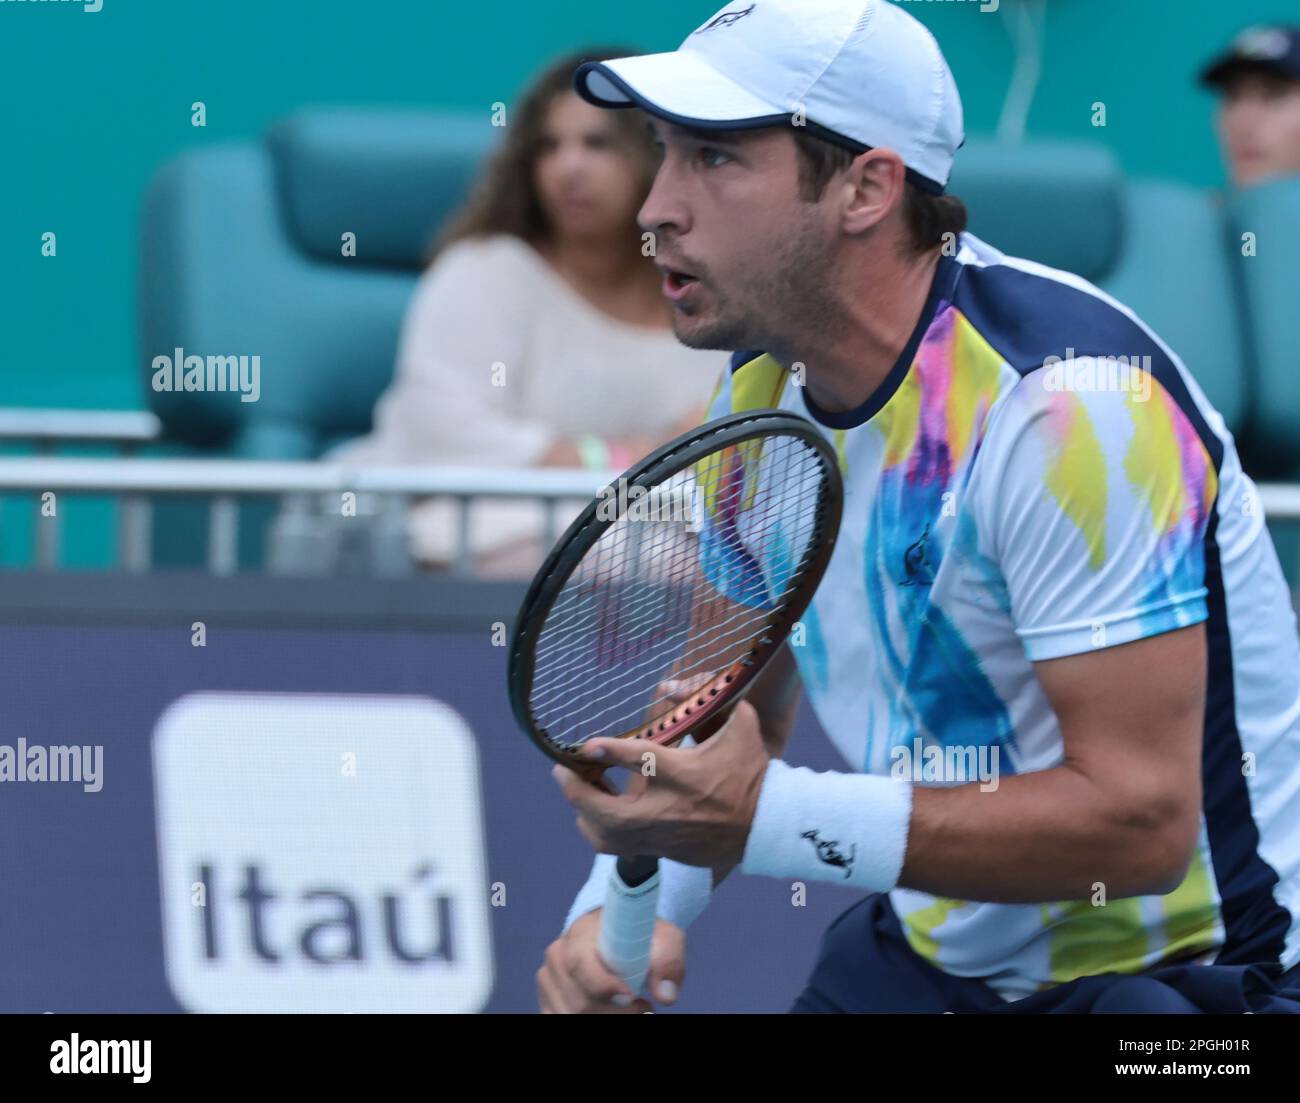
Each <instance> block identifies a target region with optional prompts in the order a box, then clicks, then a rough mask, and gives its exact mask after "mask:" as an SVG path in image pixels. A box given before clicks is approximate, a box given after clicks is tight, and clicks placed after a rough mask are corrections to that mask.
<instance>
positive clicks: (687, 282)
mask: <svg viewBox="0 0 1300 1103" xmlns="http://www.w3.org/2000/svg"><path fill="white" fill-rule="evenodd" d="M664 281H665V283H666V284H667V286H668V290H669V291H672V292H674V293H676V292H679V291H685V290H686V289H687V288H688V287H690V286H691V285H692V284H696V283H699V280H698V279H697V278H696V277H695V276H692V275H691V274H690V273H689V272H681V271H679V270H678V269H676V268H665V269H664Z"/></svg>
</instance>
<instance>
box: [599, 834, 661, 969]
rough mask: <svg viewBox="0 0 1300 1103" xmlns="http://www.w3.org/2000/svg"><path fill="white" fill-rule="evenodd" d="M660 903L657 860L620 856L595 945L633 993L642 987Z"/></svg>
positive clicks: (610, 878) (612, 873)
mask: <svg viewBox="0 0 1300 1103" xmlns="http://www.w3.org/2000/svg"><path fill="white" fill-rule="evenodd" d="M658 904H659V859H657V858H620V859H619V860H618V864H617V865H616V866H615V867H614V869H613V871H612V872H611V873H610V875H609V887H608V888H607V889H606V890H605V907H604V910H603V911H602V912H601V917H600V938H599V941H598V942H597V947H598V949H599V950H600V956H601V957H602V958H603V959H604V961H605V964H606V965H608V966H609V968H610V970H611V971H612V972H614V973H617V974H618V975H619V976H620V977H621V978H622V979H623V981H624V983H625V984H626V985H627V986H628V987H629V988H630V989H631V990H632V991H633V992H635V993H638V994H639V993H640V991H641V989H642V988H643V987H644V986H645V975H646V973H647V971H648V970H649V968H650V945H651V942H652V941H653V939H654V933H655V914H656V910H657V907H658Z"/></svg>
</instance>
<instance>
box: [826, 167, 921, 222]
mask: <svg viewBox="0 0 1300 1103" xmlns="http://www.w3.org/2000/svg"><path fill="white" fill-rule="evenodd" d="M906 180H907V170H906V169H905V168H904V166H903V161H902V158H900V157H899V156H898V154H897V153H895V152H894V151H893V150H892V149H869V150H867V152H865V153H861V154H859V155H858V156H857V157H855V158H854V160H853V163H852V164H851V165H849V167H848V168H847V169H846V170H845V172H844V181H843V184H842V185H841V186H842V187H843V188H844V189H845V199H844V213H843V215H842V223H843V229H844V232H845V233H847V234H862V233H866V232H867V231H868V230H871V229H873V228H874V227H876V226H878V225H879V224H880V223H881V222H883V221H884V220H885V219H886V218H887V217H888V216H889V215H890V213H891V212H893V211H894V210H895V209H896V208H899V207H901V206H902V203H903V190H904V185H905V184H906Z"/></svg>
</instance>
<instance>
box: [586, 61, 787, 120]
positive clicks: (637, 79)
mask: <svg viewBox="0 0 1300 1103" xmlns="http://www.w3.org/2000/svg"><path fill="white" fill-rule="evenodd" d="M573 86H574V89H575V90H576V91H577V93H578V95H580V96H581V97H582V98H583V99H584V100H586V101H587V102H588V103H591V104H595V105H596V106H597V107H640V108H641V109H642V110H645V111H648V112H650V114H652V115H657V116H658V117H659V118H662V119H665V120H667V121H668V122H672V123H677V124H679V125H681V126H693V127H699V128H702V129H711V130H724V129H730V130H737V129H744V128H747V127H760V126H772V125H774V124H776V123H779V122H782V121H786V122H788V121H789V119H790V114H791V110H790V109H783V108H782V107H781V106H780V105H778V104H772V103H769V102H768V101H766V100H764V99H763V98H762V97H760V96H756V95H754V93H753V92H750V91H749V90H748V89H746V88H743V87H742V86H741V85H739V84H737V83H736V82H735V81H733V80H732V79H731V78H730V77H726V76H723V75H722V74H721V73H720V72H718V70H716V69H715V68H713V66H712V65H710V64H709V63H708V62H707V61H706V60H705V59H704V58H703V57H702V56H700V55H699V54H697V53H694V52H693V51H690V50H675V51H673V52H672V53H665V54H645V55H642V56H639V57H625V58H620V59H618V60H615V61H588V62H586V63H585V64H583V65H582V66H580V67H579V68H578V71H577V72H576V73H575V74H574V77H573Z"/></svg>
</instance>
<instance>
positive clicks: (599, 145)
mask: <svg viewBox="0 0 1300 1103" xmlns="http://www.w3.org/2000/svg"><path fill="white" fill-rule="evenodd" d="M533 178H534V182H535V185H536V188H537V198H538V201H539V202H540V203H541V205H542V210H543V211H544V212H545V214H546V219H547V223H548V225H549V226H550V228H551V232H552V233H553V234H554V236H555V237H556V238H557V239H560V240H575V239H576V240H582V239H599V238H608V237H610V236H613V235H616V234H625V233H626V232H627V229H628V226H629V225H630V224H631V222H632V220H633V219H634V218H635V217H636V211H637V207H638V206H639V205H640V202H641V199H642V197H643V195H644V183H643V182H642V179H641V178H640V177H639V175H638V172H637V170H636V167H635V166H634V164H633V160H632V157H631V156H630V154H629V151H627V150H626V149H624V148H623V145H622V143H621V142H620V140H619V136H618V134H617V132H616V131H615V129H614V126H613V122H612V120H611V118H610V113H609V112H608V111H601V110H600V109H599V108H596V107H592V106H591V105H590V104H589V103H585V102H584V101H583V100H581V99H579V98H578V95H577V94H576V93H572V92H566V93H564V94H562V95H559V96H556V97H555V99H554V100H553V101H552V102H551V105H550V107H549V109H548V110H547V112H546V121H545V123H544V124H543V126H542V133H541V136H540V142H539V147H538V153H537V159H536V161H535V162H534V165H533Z"/></svg>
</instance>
